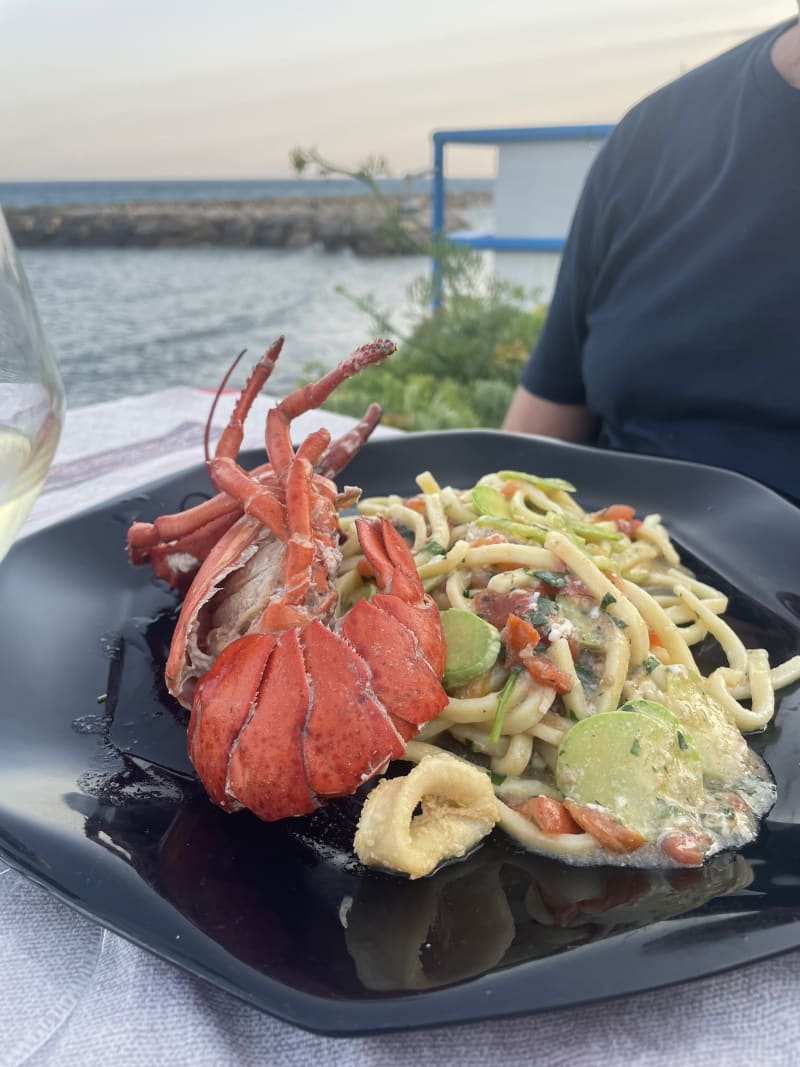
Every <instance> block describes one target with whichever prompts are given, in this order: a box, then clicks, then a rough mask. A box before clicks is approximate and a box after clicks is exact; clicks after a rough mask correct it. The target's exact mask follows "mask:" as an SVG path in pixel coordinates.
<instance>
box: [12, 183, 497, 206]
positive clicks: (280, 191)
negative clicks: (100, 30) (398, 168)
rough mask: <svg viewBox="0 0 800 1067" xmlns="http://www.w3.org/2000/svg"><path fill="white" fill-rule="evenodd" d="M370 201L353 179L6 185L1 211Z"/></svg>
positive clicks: (483, 187)
mask: <svg viewBox="0 0 800 1067" xmlns="http://www.w3.org/2000/svg"><path fill="white" fill-rule="evenodd" d="M431 184H432V181H431V178H430V177H429V176H422V177H410V178H381V179H379V185H380V188H381V189H382V190H383V191H384V192H386V193H387V194H389V195H398V196H414V195H420V194H426V193H429V192H430V190H431ZM447 188H448V190H452V191H453V192H455V191H462V190H463V191H469V192H489V193H491V192H492V190H493V188H494V180H493V179H492V178H448V179H447ZM364 195H368V190H367V188H366V187H365V186H364V185H363V184H362V183H361V182H359V181H356V180H355V179H353V178H231V179H226V178H220V179H185V180H180V179H164V180H139V179H135V180H133V179H132V180H117V179H114V180H111V181H97V180H91V181H27V182H8V181H0V208H12V207H13V208H27V207H40V206H42V207H60V206H66V205H68V204H72V205H76V204H83V205H101V204H122V203H157V202H159V201H169V202H177V203H180V202H185V201H198V200H275V199H287V198H290V197H303V198H326V197H342V196H364Z"/></svg>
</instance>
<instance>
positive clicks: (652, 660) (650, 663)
mask: <svg viewBox="0 0 800 1067" xmlns="http://www.w3.org/2000/svg"><path fill="white" fill-rule="evenodd" d="M660 666H661V661H660V660H658V659H656V657H655V656H653V655H650V656H648V657H647V659H646V660H645V661H644V669H645V670H646V671H647V673H648V674H652V673H653V671H654V670H655V669H656V667H660Z"/></svg>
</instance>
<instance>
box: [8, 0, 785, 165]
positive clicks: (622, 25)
mask: <svg viewBox="0 0 800 1067" xmlns="http://www.w3.org/2000/svg"><path fill="white" fill-rule="evenodd" d="M796 14H797V6H796V4H795V3H794V0H491V2H486V0H401V2H399V3H397V2H393V3H383V2H381V0H371V2H367V0H225V2H218V0H136V2H130V0H0V180H2V181H20V180H55V179H92V178H93V179H113V178H120V179H124V178H260V177H285V176H287V175H288V174H289V173H290V171H289V163H288V157H289V151H290V149H291V148H292V147H293V146H294V145H302V146H304V147H309V146H315V147H317V148H318V149H319V150H320V151H321V152H322V153H323V154H324V155H327V156H329V157H330V158H332V159H334V160H336V161H337V162H338V163H342V164H347V165H356V164H358V163H359V162H361V161H362V160H363V159H364V158H365V157H366V156H368V155H369V154H373V153H375V154H381V155H384V156H386V157H387V158H388V160H389V163H390V165H391V167H392V169H393V171H394V172H395V173H398V174H402V173H407V172H410V171H418V170H423V169H425V168H426V167H427V166H429V164H430V134H431V132H432V131H433V130H435V129H442V128H453V127H480V126H516V125H526V126H530V125H540V124H541V125H545V124H552V123H593V122H615V121H616V120H618V119H619V118H620V117H621V116H622V114H623V113H624V112H625V111H626V110H627V109H628V108H629V107H631V106H632V105H633V104H634V103H635V102H636V101H637V100H638V99H640V98H641V97H642V96H643V95H645V94H646V93H648V92H650V91H651V90H652V89H655V88H657V87H658V86H659V85H662V84H664V82H667V81H669V80H671V79H672V78H674V77H677V76H678V75H679V74H680V73H681V72H682V71H683V70H686V69H689V68H691V67H693V66H696V65H698V64H699V63H701V62H703V61H704V60H705V59H708V58H710V57H711V56H713V55H715V54H717V53H719V52H721V51H724V50H725V49H727V48H730V47H732V46H733V45H735V44H737V43H738V42H739V41H741V40H743V39H744V38H746V37H748V36H751V35H752V34H755V33H758V32H760V31H761V30H764V29H767V28H769V27H770V26H772V25H775V24H777V23H778V22H780V21H781V20H783V19H788V18H791V17H792V15H796ZM491 168H492V161H491V159H489V158H488V153H487V152H486V150H480V149H464V150H461V151H460V152H459V151H455V152H454V153H453V155H452V156H451V157H450V161H449V164H448V171H449V173H451V174H459V173H460V174H462V175H483V174H489V173H491V172H492V170H491Z"/></svg>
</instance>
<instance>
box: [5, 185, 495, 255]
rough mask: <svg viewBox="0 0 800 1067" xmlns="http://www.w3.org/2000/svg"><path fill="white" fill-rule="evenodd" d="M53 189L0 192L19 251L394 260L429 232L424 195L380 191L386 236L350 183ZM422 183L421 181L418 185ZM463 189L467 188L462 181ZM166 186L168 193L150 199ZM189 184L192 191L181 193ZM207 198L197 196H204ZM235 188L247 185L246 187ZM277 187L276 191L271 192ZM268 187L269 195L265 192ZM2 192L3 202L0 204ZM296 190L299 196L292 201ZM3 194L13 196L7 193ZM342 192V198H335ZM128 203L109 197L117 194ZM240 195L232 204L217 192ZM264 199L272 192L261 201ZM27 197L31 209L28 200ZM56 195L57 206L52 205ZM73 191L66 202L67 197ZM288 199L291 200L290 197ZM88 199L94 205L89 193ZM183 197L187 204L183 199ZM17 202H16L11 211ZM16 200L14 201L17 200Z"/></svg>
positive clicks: (377, 215) (452, 219)
mask: <svg viewBox="0 0 800 1067" xmlns="http://www.w3.org/2000/svg"><path fill="white" fill-rule="evenodd" d="M75 184H76V185H79V186H80V188H78V189H76V188H65V186H64V185H62V184H61V183H53V184H50V185H48V186H46V187H42V188H40V189H39V191H38V193H37V191H35V190H23V191H22V192H21V193H20V186H13V187H11V186H0V205H2V207H3V210H4V214H5V217H6V221H7V222H8V226H9V229H10V230H11V233H12V235H13V237H14V240H15V241H16V243H17V245H18V247H20V248H48V247H51V248H77V247H89V248H126V247H130V248H183V247H197V246H202V245H209V246H228V247H238V248H284V249H296V248H305V247H309V246H312V245H317V246H320V247H322V248H324V249H326V250H329V251H338V250H340V249H343V248H348V249H351V250H353V251H354V252H357V253H359V254H361V255H372V256H375V255H392V254H400V253H404V252H406V253H407V252H409V251H412V250H414V246H415V242H416V241H418V240H419V239H421V238H424V237H425V236H427V234H428V232H429V228H430V195H429V193H428V191H427V189H425V191H420V189H419V188H416V189H415V188H413V187H412V186H408V185H407V184H404V183H402V182H396V183H393V185H395V186H396V188H388V189H386V190H385V191H386V193H387V195H388V196H389V197H390V199H391V200H392V202H393V203H395V204H396V205H399V206H400V208H401V211H402V216H401V217H402V223H403V225H402V232H401V233H397V232H391V231H388V230H387V228H386V226H385V215H384V212H383V211H382V209H381V207H380V205H379V204H378V203H377V201H376V200H375V198H374V197H372V196H369V195H364V193H363V187H362V186H360V185H359V184H358V183H356V182H352V181H351V182H344V181H342V182H334V181H332V182H322V181H312V182H305V181H286V182H282V183H277V182H276V183H271V182H265V183H260V184H259V189H260V191H261V192H262V193H263V194H264V195H258V196H253V195H248V196H242V195H241V194H242V193H243V192H245V191H246V192H247V193H248V194H249V193H252V192H253V190H252V189H251V188H250V187H251V186H252V185H254V184H257V183H248V182H245V183H203V182H198V183H122V184H124V185H125V186H126V188H125V189H124V190H123V189H121V188H115V187H114V183H99V184H98V185H97V186H95V183H75ZM426 184H427V183H426ZM465 184H466V183H465ZM469 184H470V185H472V188H470V187H467V188H463V187H462V188H458V187H456V188H454V189H451V188H450V187H449V186H448V197H447V207H448V213H447V219H446V228H447V229H448V230H454V229H462V228H464V227H465V226H466V225H467V224H468V219H467V217H465V215H464V214H463V212H464V211H465V210H467V211H468V210H469V209H470V208H475V207H477V206H481V205H487V204H489V203H490V201H491V192H490V191H489V189H488V188H487V187H486V186H487V185H490V183H487V182H480V181H476V182H475V183H469ZM164 185H170V189H169V190H168V191H167V192H168V193H169V195H168V196H167V197H166V198H164V199H158V198H157V197H158V195H159V193H161V194H163V193H164V192H165V190H164ZM187 185H191V186H192V187H193V188H192V189H191V190H189V192H190V193H197V194H198V198H194V196H193V195H189V196H186V193H187ZM209 185H212V186H213V187H214V188H213V192H212V195H211V196H208V195H206V196H205V197H203V196H200V195H199V194H202V193H206V194H208V193H209V192H211V190H209V188H208V186H209ZM242 186H245V187H247V188H246V190H245V189H243V188H242ZM276 186H279V187H280V188H279V189H278V188H276ZM270 187H272V188H270ZM4 189H5V200H4V199H3V195H4ZM300 189H302V195H296V194H297V193H298V192H299V191H300ZM9 190H13V191H14V195H11V193H10V192H9ZM343 190H346V191H343ZM123 192H125V193H129V194H132V196H133V199H117V197H118V196H119V194H120V193H123ZM231 192H233V193H238V194H240V195H239V196H236V197H230V196H226V195H225V193H231ZM269 192H272V193H273V194H276V195H272V196H270V195H267V194H268V193H269ZM26 194H27V196H28V197H33V198H34V199H35V198H36V197H37V195H38V198H39V202H38V203H36V202H33V203H30V202H28V203H26V202H25V199H26ZM59 194H60V195H61V199H62V202H54V199H57V198H58V196H59ZM70 194H71V195H70ZM290 194H295V195H290ZM90 195H93V196H96V197H97V200H96V201H95V202H91V201H87V200H86V199H85V198H86V197H87V196H90ZM184 197H185V198H184ZM15 201H16V204H15ZM20 201H22V202H20Z"/></svg>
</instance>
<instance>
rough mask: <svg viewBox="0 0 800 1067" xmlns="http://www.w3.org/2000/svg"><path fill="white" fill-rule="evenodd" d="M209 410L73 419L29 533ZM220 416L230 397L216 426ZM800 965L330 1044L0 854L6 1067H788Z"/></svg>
mask: <svg viewBox="0 0 800 1067" xmlns="http://www.w3.org/2000/svg"><path fill="white" fill-rule="evenodd" d="M269 403H270V401H269V400H268V399H267V398H260V399H259V400H258V402H257V405H256V409H255V410H254V413H253V418H252V419H251V422H250V424H249V428H248V432H247V437H246V440H245V446H246V447H253V446H257V445H259V444H260V443H261V440H262V438H261V428H262V427H263V425H264V423H263V417H264V414H265V412H266V409H267V406H268V404H269ZM208 404H209V396H208V394H206V393H204V392H202V391H199V390H192V389H170V390H167V391H165V392H163V393H159V394H157V395H155V396H147V397H132V398H127V399H125V400H121V401H116V402H111V403H108V404H101V405H98V406H96V407H92V408H84V409H78V410H75V411H72V412H70V413H69V415H68V418H67V423H66V427H65V431H64V434H63V438H62V442H61V445H60V447H59V451H58V453H57V456H56V461H55V463H54V466H53V468H52V472H51V476H50V478H49V480H48V483H47V485H46V488H45V492H44V493H43V494H42V496H41V497H40V499H39V501H38V502H37V504H36V505H35V507H34V510H33V512H32V514H31V516H30V519H29V521H28V523H27V524H26V526H25V528H24V531H23V534H26V533H29V532H32V531H34V530H36V529H40V528H42V527H43V526H46V525H48V524H50V523H53V522H56V521H58V520H59V519H62V518H64V517H66V516H68V515H71V514H74V513H76V512H78V511H81V510H83V509H84V508H86V507H88V506H91V505H93V504H95V503H98V502H100V501H102V500H104V499H108V498H109V497H111V496H115V495H117V494H120V493H124V492H128V491H130V490H131V489H133V488H135V487H136V486H140V485H143V484H145V483H146V482H149V481H152V480H153V479H155V478H159V477H162V476H164V475H167V474H170V473H172V472H173V471H176V470H180V469H183V468H185V467H187V466H191V465H193V464H196V463H197V462H198V461H199V460H200V459H201V457H202V451H201V449H202V444H201V442H202V433H203V426H204V422H205V416H206V412H207V410H208ZM229 409H230V398H226V401H225V402H223V404H222V405H221V408H220V412H219V413H218V417H217V420H216V421H217V422H218V423H220V424H221V423H222V422H224V419H225V416H226V412H227V411H228V410H229ZM318 419H319V416H317V415H316V414H313V413H312V414H310V415H309V416H305V417H304V418H303V419H302V420H298V426H297V428H298V432H305V431H306V430H307V429H310V428H311V427H312V426H315V425H318ZM325 422H326V425H328V426H330V428H331V429H332V430H333V431H334V432H336V431H337V430H338V429H339V428H341V429H342V430H344V429H346V428H347V426H349V425H350V421H349V420H346V419H338V418H336V417H335V416H334V417H331V416H329V415H326V416H325ZM389 432H391V431H388V430H384V429H379V430H378V431H377V433H378V435H381V434H386V433H389ZM698 951H702V949H701V948H700V947H699V946H698ZM799 968H800V953H799V952H792V953H789V954H787V955H783V956H780V957H777V958H773V959H771V960H767V961H765V962H761V963H757V964H753V965H750V966H748V967H743V968H739V969H738V970H735V971H732V972H729V973H726V974H723V975H720V976H716V977H712V978H708V979H703V980H700V981H696V982H691V983H687V984H684V985H680V986H677V987H672V988H668V989H664V990H659V991H655V992H651V993H644V994H641V995H639V996H636V997H627V998H624V999H619V1000H616V1001H612V1002H607V1003H600V1004H596V1005H592V1006H589V1007H582V1008H577V1009H571V1010H567V1009H565V1010H561V1011H554V1012H546V1013H543V1014H534V1015H530V1016H525V1017H521V1018H515V1019H507V1020H500V1021H496V1022H486V1023H476V1024H470V1025H465V1026H461V1027H454V1028H442V1029H438V1030H428V1031H420V1032H414V1033H408V1034H390V1035H385V1036H379V1037H366V1038H352V1039H350V1038H348V1039H342V1038H324V1037H319V1036H316V1035H312V1034H308V1033H306V1032H305V1031H302V1030H298V1029H296V1028H294V1027H292V1026H289V1025H287V1024H285V1023H282V1022H279V1021H277V1020H275V1019H273V1018H271V1017H270V1016H268V1015H265V1014H262V1013H260V1012H258V1011H256V1010H254V1009H252V1008H250V1007H248V1006H247V1005H245V1004H243V1003H241V1002H239V1001H238V1000H236V999H235V998H234V997H232V996H230V995H228V994H226V993H224V992H222V991H220V990H218V989H216V988H214V987H212V986H210V985H207V984H206V983H204V982H202V981H200V980H199V979H196V978H194V977H192V976H191V975H189V974H186V973H184V972H183V971H181V970H179V969H178V968H176V967H173V966H172V965H170V964H168V963H165V962H162V961H161V960H159V959H156V958H155V957H153V956H151V955H149V954H148V953H146V952H144V951H142V950H141V949H139V948H137V947H135V946H133V945H132V944H129V943H128V942H127V941H125V940H123V939H122V938H120V937H117V936H116V935H114V934H111V933H109V932H107V931H104V930H102V929H101V928H100V927H99V926H97V925H96V924H95V923H93V922H91V921H89V920H88V919H85V918H83V917H82V916H79V915H77V914H76V913H74V912H73V911H72V910H71V909H70V908H68V907H67V906H66V905H64V904H62V903H60V902H59V901H56V900H54V899H53V898H52V897H50V896H49V895H48V894H47V893H46V892H45V891H44V890H42V889H41V888H39V887H38V886H35V885H32V884H30V883H28V882H27V881H26V880H25V879H24V878H23V877H21V876H20V875H19V874H17V873H16V872H15V871H13V870H10V869H8V867H7V866H6V865H5V864H4V863H3V862H2V860H0V1065H8V1064H18V1063H31V1064H40V1065H56V1064H57V1065H59V1067H72V1065H75V1067H79V1065H80V1067H86V1065H93V1064H106V1063H114V1062H117V1061H119V1062H122V1063H125V1064H126V1067H134V1065H136V1064H142V1065H153V1064H162V1063H163V1064H182V1063H191V1064H197V1065H205V1064H208V1065H227V1064H261V1063H270V1064H276V1065H280V1067H283V1065H290V1064H291V1065H295V1064H297V1065H301V1064H302V1065H306V1064H308V1063H315V1064H319V1065H328V1064H330V1065H333V1064H342V1063H344V1064H352V1065H358V1067H361V1065H363V1067H368V1065H369V1067H383V1065H387V1067H388V1065H390V1064H391V1065H395V1064H411V1063H413V1064H417V1065H425V1064H442V1063H445V1064H449V1063H456V1062H457V1063H459V1064H461V1065H463V1067H471V1065H473V1064H475V1065H476V1067H478V1065H479V1067H486V1065H487V1064H502V1065H503V1067H512V1065H516V1064H530V1063H541V1064H546V1065H547V1067H559V1065H561V1064H564V1065H569V1067H581V1065H589V1064H591V1065H594V1064H602V1065H603V1067H609V1065H614V1064H626V1065H630V1064H646V1065H651V1064H652V1065H669V1067H674V1065H682V1064H687V1065H689V1064H692V1065H705V1064H708V1065H713V1067H719V1065H731V1067H737V1065H740V1064H741V1065H742V1067H744V1065H747V1067H753V1065H754V1064H798V1063H800V970H799Z"/></svg>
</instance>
